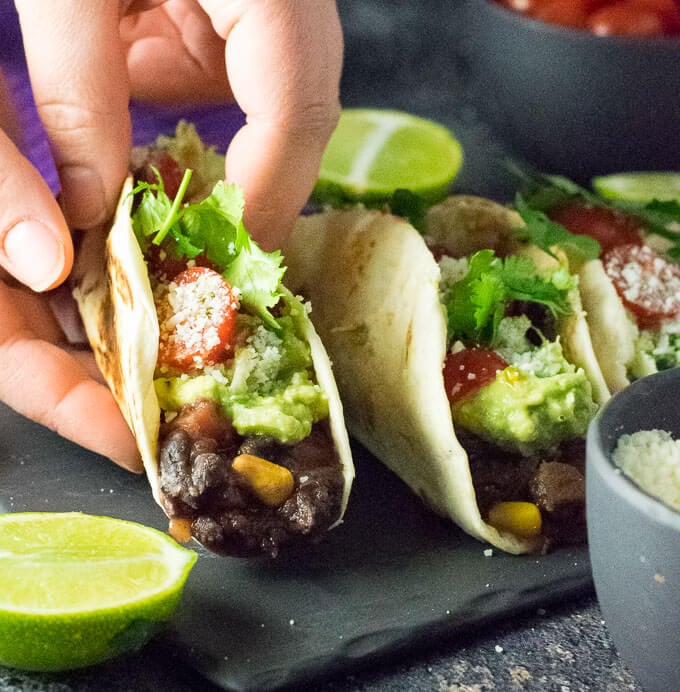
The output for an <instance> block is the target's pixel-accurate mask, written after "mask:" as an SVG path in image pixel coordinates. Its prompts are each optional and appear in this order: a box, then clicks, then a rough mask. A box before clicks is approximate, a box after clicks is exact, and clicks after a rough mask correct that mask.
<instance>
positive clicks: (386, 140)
mask: <svg viewBox="0 0 680 692" xmlns="http://www.w3.org/2000/svg"><path fill="white" fill-rule="evenodd" d="M462 163H463V149H462V147H461V144H460V142H459V141H458V140H457V139H456V138H455V137H454V136H453V134H452V133H451V132H450V131H449V130H448V129H447V128H446V127H444V126H443V125H440V124H438V123H435V122H432V121H431V120H427V119H425V118H420V117H417V116H415V115H411V114H409V113H404V112H402V111H396V110H380V109H369V108H356V109H352V108H348V109H344V110H343V111H342V113H341V114H340V120H339V123H338V126H337V128H336V129H335V131H334V132H333V135H332V136H331V138H330V141H329V142H328V145H327V147H326V150H325V151H324V154H323V157H322V160H321V168H320V171H319V179H318V181H317V184H316V186H315V188H314V192H313V194H312V197H313V199H314V200H315V201H317V202H319V203H327V204H332V205H338V204H343V203H353V202H363V203H364V204H368V205H375V204H380V203H383V202H385V201H387V200H389V199H390V197H391V196H392V194H393V193H394V191H395V190H400V189H404V190H410V191H411V192H413V193H415V194H417V195H419V196H420V197H422V198H423V199H424V200H426V201H427V202H431V203H434V202H437V201H439V200H440V199H442V198H443V197H444V196H445V195H446V193H447V192H448V189H449V187H450V185H451V182H452V181H453V179H454V178H455V177H456V175H457V174H458V171H459V170H460V167H461V165H462Z"/></svg>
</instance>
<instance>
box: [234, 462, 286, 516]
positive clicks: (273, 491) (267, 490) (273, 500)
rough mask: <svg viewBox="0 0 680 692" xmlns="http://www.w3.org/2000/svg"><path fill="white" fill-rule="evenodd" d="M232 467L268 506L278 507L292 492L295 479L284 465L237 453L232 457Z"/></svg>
mask: <svg viewBox="0 0 680 692" xmlns="http://www.w3.org/2000/svg"><path fill="white" fill-rule="evenodd" d="M232 468H233V469H234V471H236V472H237V473H239V474H241V476H242V477H243V479H244V480H245V481H246V483H247V484H248V486H249V487H250V489H251V490H252V491H253V492H254V493H255V495H257V497H258V498H259V499H260V500H261V501H262V502H264V504H265V505H268V506H269V507H279V506H280V505H282V504H283V503H284V502H285V501H286V500H287V499H288V498H289V497H290V496H291V495H292V494H293V489H294V488H295V479H294V478H293V474H292V473H291V472H290V471H289V470H288V469H287V468H286V467H285V466H279V464H274V463H273V462H271V461H267V459H262V458H260V457H256V456H254V455H253V454H239V455H238V456H237V457H235V458H234V461H233V462H232Z"/></svg>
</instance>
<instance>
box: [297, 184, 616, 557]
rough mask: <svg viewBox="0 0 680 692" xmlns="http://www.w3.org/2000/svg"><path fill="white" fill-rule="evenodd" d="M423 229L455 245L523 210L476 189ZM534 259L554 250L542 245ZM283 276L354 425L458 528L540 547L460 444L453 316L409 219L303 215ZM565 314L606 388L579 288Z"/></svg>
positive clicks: (575, 347)
mask: <svg viewBox="0 0 680 692" xmlns="http://www.w3.org/2000/svg"><path fill="white" fill-rule="evenodd" d="M427 225H428V234H429V235H430V237H431V238H432V240H433V242H435V243H437V244H440V245H441V244H444V245H446V246H447V247H449V248H450V249H451V250H455V252H456V254H460V255H464V254H469V253H470V252H473V251H475V250H478V249H481V248H483V247H494V248H496V249H497V250H498V252H499V253H500V254H503V253H505V252H510V251H513V252H516V251H520V250H522V248H520V247H519V246H517V245H515V243H514V241H513V240H512V238H511V231H512V229H513V228H515V227H517V226H519V225H521V219H520V218H519V217H518V216H517V215H516V214H515V213H514V212H511V211H509V210H508V209H506V208H505V207H502V206H501V205H498V204H495V203H493V202H490V201H489V200H484V199H481V198H477V197H469V196H458V197H452V198H449V199H447V200H446V201H445V202H444V203H442V204H441V205H439V206H437V207H435V208H433V209H432V210H431V211H430V214H429V216H428V220H427ZM534 254H535V259H539V260H541V261H542V262H543V263H546V264H549V263H551V262H554V261H555V260H553V259H552V258H551V257H549V256H548V255H546V254H544V253H540V255H541V256H540V257H539V253H534ZM285 255H286V258H287V263H288V267H289V270H288V271H289V273H288V284H289V286H290V287H291V289H292V290H293V291H294V292H298V293H301V294H302V295H303V296H305V297H307V298H309V299H310V300H311V302H312V305H313V306H314V308H313V311H312V320H313V321H314V324H315V326H316V328H317V329H318V331H319V333H320V335H321V338H322V340H323V342H324V345H325V346H326V348H327V349H328V352H329V353H330V355H331V359H332V362H333V367H334V372H335V376H336V379H337V382H338V387H339V389H340V393H341V396H342V398H343V402H344V404H345V410H346V419H347V424H348V427H349V430H350V433H351V434H352V435H353V436H355V437H356V438H357V439H358V440H359V441H360V442H361V443H362V444H363V445H364V446H365V447H366V448H367V449H369V450H370V451H371V452H372V453H373V454H374V455H375V456H376V457H377V458H379V459H380V460H382V461H383V462H384V463H385V464H386V465H387V466H388V467H389V468H390V469H391V470H392V471H394V472H395V473H396V474H397V475H398V476H400V477H401V479H402V480H403V481H404V482H405V483H407V485H408V486H410V488H411V489H412V490H413V491H414V492H415V493H416V494H417V495H419V496H420V497H421V498H422V499H423V501H424V502H425V503H426V504H427V505H429V506H430V507H431V508H432V509H433V510H434V511H436V512H437V513H439V514H441V515H442V516H445V517H448V518H450V519H452V520H453V521H455V522H456V523H457V524H458V525H459V526H460V527H461V528H462V529H463V530H465V531H466V532H468V533H469V534H471V535H472V536H475V537H476V538H478V539H480V540H482V541H486V542H488V543H490V544H492V545H494V546H496V547H498V548H500V549H502V550H504V551H507V552H510V553H517V554H519V553H526V552H533V551H536V550H539V549H540V548H541V546H542V539H534V538H532V539H523V538H519V537H517V536H515V535H512V534H509V533H503V532H499V531H498V530H496V529H495V528H493V527H492V526H490V525H489V524H487V523H486V522H485V521H484V520H483V519H482V517H481V515H480V512H479V509H478V506H477V501H476V498H475V491H474V488H473V484H472V477H471V474H470V468H469V465H468V458H467V454H466V452H465V450H464V449H463V447H462V446H461V444H460V443H459V442H458V439H457V438H456V434H455V431H454V427H453V422H452V418H451V409H450V405H449V401H448V398H447V396H446V392H445V389H444V380H443V376H442V367H443V363H444V358H445V355H446V316H445V311H444V307H443V305H442V303H441V302H440V300H439V293H438V287H439V279H440V274H439V267H438V265H437V263H436V261H435V259H434V257H433V255H432V253H431V252H430V250H429V249H428V247H427V245H426V243H425V242H424V240H423V237H422V236H421V235H420V233H418V231H416V230H415V229H414V228H413V227H412V226H411V225H410V224H409V223H408V222H407V221H405V220H404V219H401V218H397V217H394V216H392V215H389V214H386V213H382V212H380V211H375V210H372V211H369V210H366V209H363V208H360V207H358V208H354V209H350V210H332V211H325V212H323V213H320V214H316V215H313V216H309V217H303V218H301V219H300V220H299V221H298V223H297V224H296V227H295V229H294V232H293V234H292V236H291V238H290V241H289V244H288V246H287V248H286V250H285ZM573 299H574V305H575V309H576V312H575V314H574V315H572V316H570V317H569V318H567V319H566V320H565V321H564V322H563V323H562V324H561V334H562V343H563V347H564V350H565V352H567V353H568V354H569V355H570V356H572V357H573V358H574V361H575V362H577V364H578V365H582V366H583V367H584V368H585V369H586V372H587V373H588V375H589V376H590V377H591V382H593V390H594V392H595V398H596V400H600V401H602V400H605V399H606V398H607V397H608V396H609V395H608V391H607V388H606V384H605V383H604V381H603V378H602V375H601V372H600V371H599V368H598V365H597V361H596V360H595V358H594V354H593V351H592V347H590V345H589V343H590V342H589V338H588V329H587V325H586V324H585V321H584V319H583V313H582V310H581V307H580V303H579V298H578V295H577V294H576V295H574V296H573Z"/></svg>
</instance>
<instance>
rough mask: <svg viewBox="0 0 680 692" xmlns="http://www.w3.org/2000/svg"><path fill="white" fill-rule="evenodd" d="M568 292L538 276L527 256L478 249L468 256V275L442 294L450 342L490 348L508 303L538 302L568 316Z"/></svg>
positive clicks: (552, 310) (565, 288) (554, 311)
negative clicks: (505, 255)
mask: <svg viewBox="0 0 680 692" xmlns="http://www.w3.org/2000/svg"><path fill="white" fill-rule="evenodd" d="M568 291H569V289H568V287H567V286H559V285H558V284H557V283H555V282H553V281H551V280H550V278H543V277H541V276H539V275H538V273H537V271H536V266H535V265H534V263H533V261H532V260H531V259H530V258H529V257H523V256H516V255H511V256H509V257H505V258H500V257H497V256H496V255H495V253H494V251H493V250H480V251H479V252H476V253H475V254H473V255H472V256H471V257H470V260H469V264H468V272H467V274H466V275H465V276H464V277H463V278H462V279H461V280H460V281H457V282H456V283H453V284H451V285H450V286H449V287H448V289H447V290H446V291H445V293H444V295H443V302H444V305H445V307H446V313H447V318H448V333H449V334H448V336H449V340H451V339H454V338H455V339H461V340H463V341H468V342H473V343H477V344H483V345H488V346H493V345H494V344H495V342H496V337H497V335H498V326H499V324H500V322H501V320H502V319H503V317H504V316H505V313H506V308H507V305H508V303H510V302H511V301H515V300H518V301H528V302H533V303H541V304H543V305H545V306H546V307H547V308H548V309H549V310H550V312H552V313H553V314H555V315H558V314H559V315H567V314H570V313H571V311H572V308H571V305H570V303H569V299H568Z"/></svg>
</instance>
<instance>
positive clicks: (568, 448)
mask: <svg viewBox="0 0 680 692" xmlns="http://www.w3.org/2000/svg"><path fill="white" fill-rule="evenodd" d="M456 435H457V437H458V439H459V440H460V442H461V444H462V445H463V447H464V448H465V450H466V452H467V453H468V458H469V463H470V472H471V474H472V483H473V485H474V488H475V493H476V496H477V504H478V506H479V511H480V513H481V514H482V516H483V517H485V516H486V515H487V513H488V511H489V509H490V508H491V507H492V506H493V505H495V504H496V503H498V502H507V501H513V500H520V501H522V500H524V501H528V502H533V503H535V504H536V505H537V506H538V508H539V509H540V511H541V517H542V520H543V536H544V537H545V547H546V549H548V548H551V547H554V546H558V545H571V544H579V543H584V542H585V541H586V538H587V533H586V518H585V469H584V465H585V441H584V440H583V439H581V438H579V439H574V440H569V441H567V442H564V443H562V445H561V446H560V447H559V449H557V450H556V452H555V453H554V454H553V455H552V456H551V457H550V458H539V457H523V456H521V455H519V454H512V453H510V452H506V451H503V450H501V449H499V448H498V447H495V446H493V445H491V444H489V443H488V442H485V441H484V440H481V439H480V438H478V437H476V436H474V435H471V434H469V433H467V432H465V431H456Z"/></svg>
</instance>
